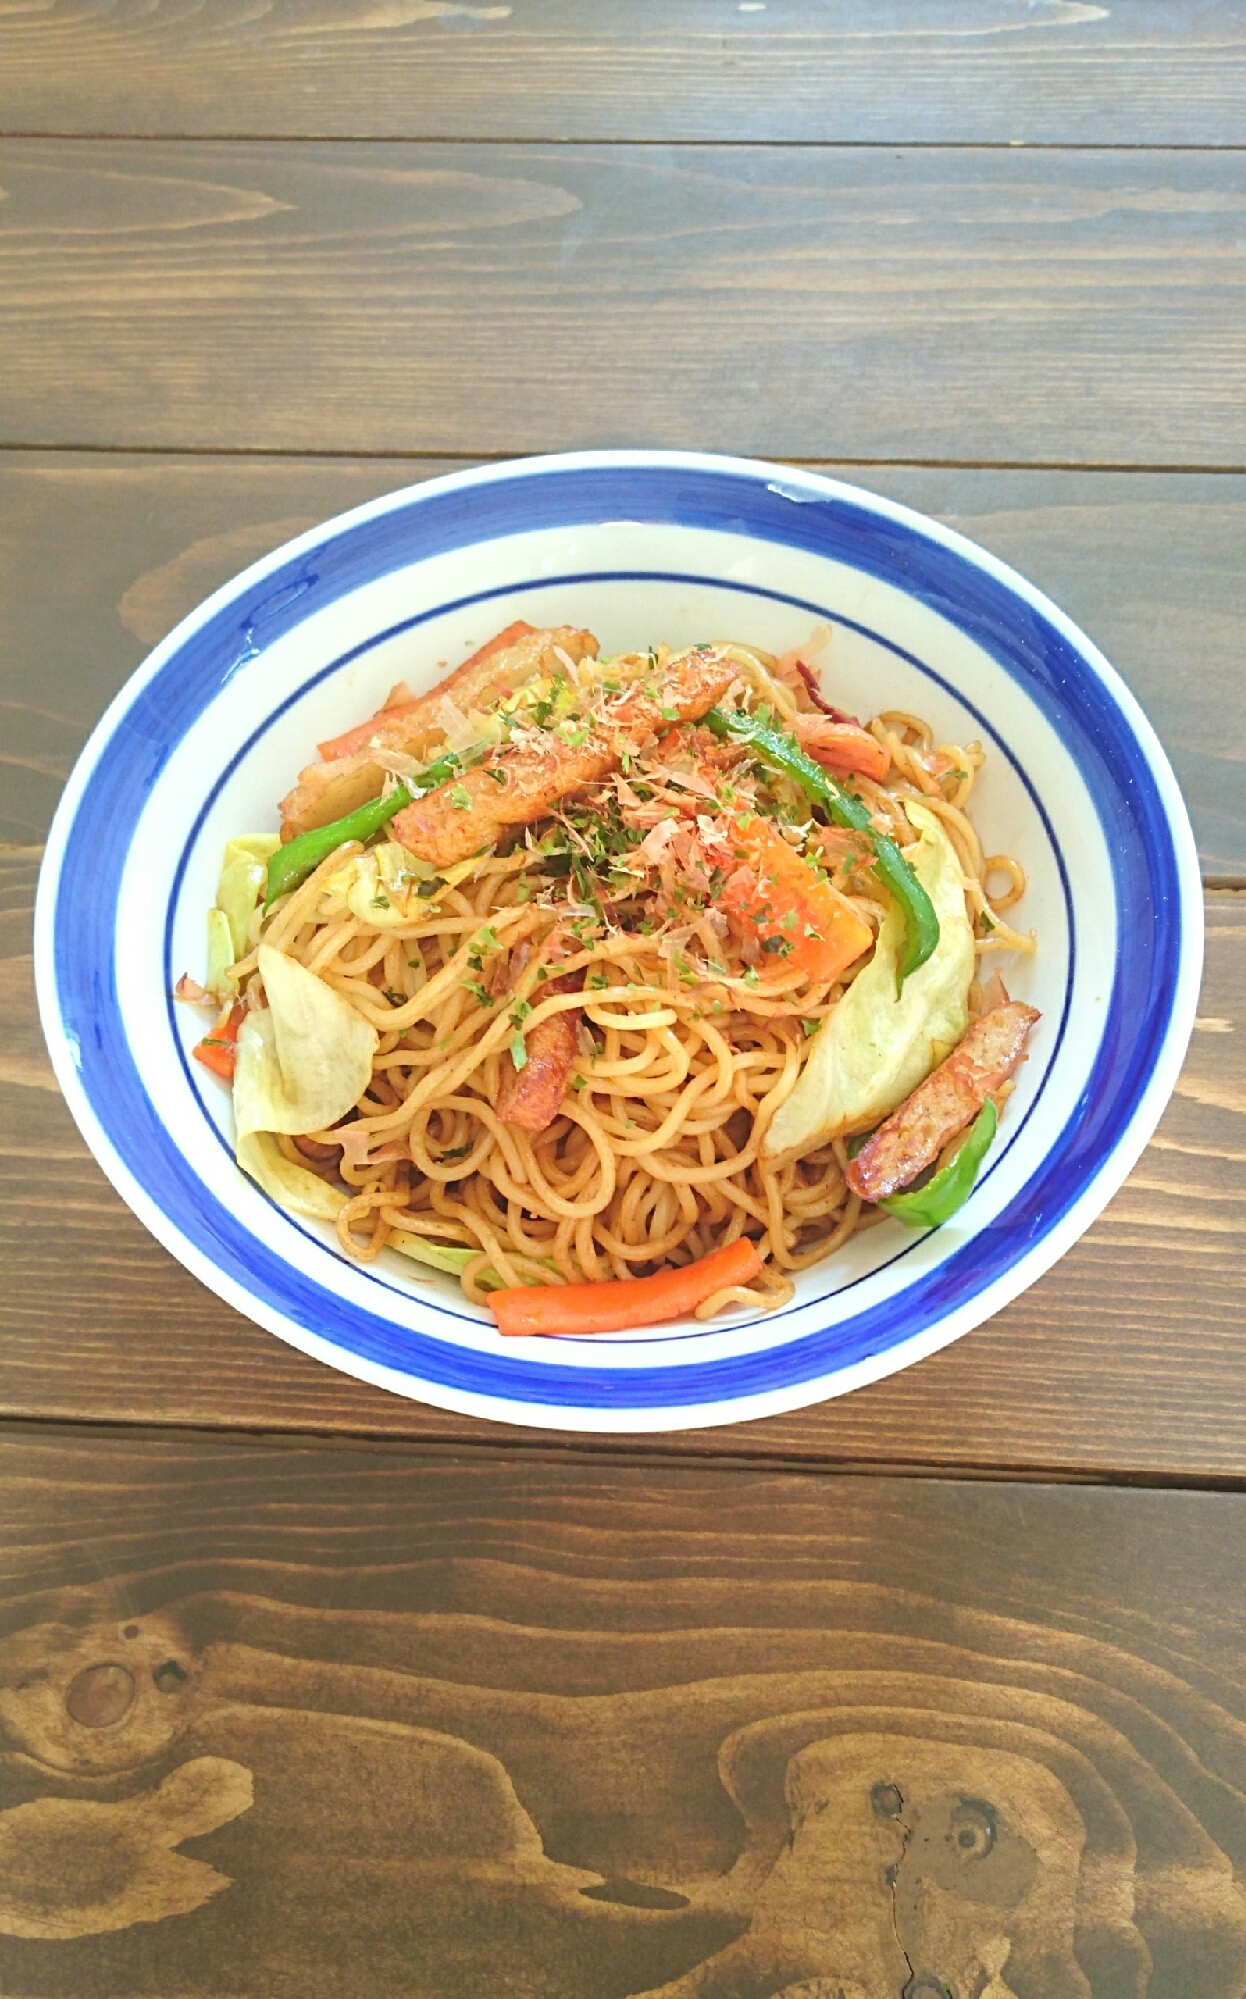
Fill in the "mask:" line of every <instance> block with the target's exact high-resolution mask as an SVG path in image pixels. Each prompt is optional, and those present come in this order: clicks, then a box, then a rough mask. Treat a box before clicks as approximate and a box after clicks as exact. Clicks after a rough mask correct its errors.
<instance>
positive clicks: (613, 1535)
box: [0, 1431, 1246, 1999]
mask: <svg viewBox="0 0 1246 1999" xmlns="http://www.w3.org/2000/svg"><path fill="white" fill-rule="evenodd" d="M0 1545H2V1555H0V1563H2V1566H3V1571H4V1574H5V1577H6V1581H7V1584H8V1590H7V1602H6V1604H5V1607H4V1611H3V1617H2V1621H0V1730H2V1732H3V1733H2V1746H0V1982H2V1985H3V1990H4V1992H5V1993H6V1995H8V1999H140V1995H151V1996H152V1999H160V1996H161V1995H168V1994H170V1993H184V1994H194V1995H196V1996H197V1999H218V1995H220V1999H225V1995H226V1994H228V1995H230V1996H231V1999H252V1995H254V1999H274V1995H279V1999H319V1996H320V1995H325V1999H337V1995H339V1994H341V1993H343V1992H349V1993H350V1994H351V1995H352V1996H353V1999H492V1995H494V1994H496V1993H498V1992H507V1993H513V1994H517V1995H522V1999H624V1995H641V1994H644V1995H647V1999H658V1995H661V1999H779V1995H783V1999H839V1996H840V1995H843V1999H848V1995H852V1999H900V1995H901V1994H902V1993H903V1994H905V1995H907V1999H939V1995H943V1996H944V1999H946V1995H948V1994H953V1995H955V1999H1126V1995H1128V1999H1143V1995H1146V1999H1240V1994H1241V1992H1242V1989H1243V1981H1244V1980H1246V1892H1244V1891H1243V1888H1242V1886H1241V1872H1242V1870H1243V1868H1244V1867H1246V1795H1244V1793H1246V1685H1244V1683H1243V1677H1242V1670H1241V1658H1242V1650H1243V1645H1244V1643H1246V1613H1244V1612H1243V1602H1244V1601H1246V1498H1243V1497H1241V1496H1237V1495H1214V1496H1213V1495H1206V1494H1191V1493H1184V1494H1183V1493H1164V1494H1160V1493H1140V1492H1120V1491H1104V1490H1098V1491H1096V1490H1093V1489H1090V1490H1088V1489H1078V1488H1066V1489H1063V1490H1062V1489H1057V1488H1042V1487H1035V1486H1026V1485H1017V1486H995V1487H993V1488H992V1487H985V1486H972V1487H968V1486H963V1485H956V1484H937V1483H933V1482H929V1481H913V1480H907V1481H906V1480H897V1479H885V1478H875V1479H828V1478H825V1477H823V1478H817V1479H810V1478H793V1477H786V1478H784V1477H774V1476H758V1475H756V1474H753V1473H746V1472H738V1471H734V1472H733V1471H729V1470H721V1469H715V1468H702V1469H700V1470H697V1471H696V1472H691V1473H689V1472H681V1471H679V1470H675V1469H671V1468H669V1467H667V1468H656V1467H655V1468H652V1469H650V1470H648V1471H644V1470H638V1469H635V1468H632V1469H628V1468H623V1467H609V1468H607V1467H603V1466H597V1467H589V1466H584V1465H566V1466H561V1467H559V1466H552V1465H549V1464H547V1463H544V1462H541V1461H540V1460H539V1459H537V1458H533V1457H530V1458H528V1459H526V1460H524V1461H521V1462H514V1461H512V1462H509V1463H507V1462H502V1461H500V1460H498V1459H497V1458H496V1457H493V1456H491V1455H489V1454H484V1453H476V1454H474V1456H473V1458H472V1460H471V1461H463V1460H455V1459H454V1458H453V1457H447V1458H441V1459H438V1458H436V1457H429V1456H428V1455H427V1454H420V1455H412V1454H411V1453H410V1452H408V1451H403V1450H397V1449H384V1448H375V1447H374V1448H373V1449H371V1450H368V1451H362V1450H359V1449H354V1450H351V1449H344V1448H340V1447H339V1448H332V1447H325V1446H317V1445H314V1444H303V1445H300V1446H297V1447H291V1448H286V1449H284V1450H283V1449H280V1448H272V1447H263V1446H260V1445H259V1444H254V1443H253V1444H249V1445H248V1444H245V1443H238V1442H234V1441H229V1440H216V1441H213V1440H208V1439H205V1438H202V1437H200V1438H178V1439H169V1440H157V1439H153V1438H152V1437H151V1435H150V1434H142V1433H140V1434H137V1435H130V1436H118V1437H115V1438H112V1439H105V1438H101V1437H99V1436H98V1435H92V1434H90V1433H85V1434H84V1433H73V1432H70V1433H63V1434H59V1435H58V1434H55V1433H47V1434H44V1435H41V1436H34V1435H30V1434H29V1433H23V1432H20V1431H18V1432H11V1433H10V1434H9V1435H8V1436H7V1437H5V1438H4V1439H3V1441H2V1442H0Z"/></svg>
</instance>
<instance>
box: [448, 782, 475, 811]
mask: <svg viewBox="0 0 1246 1999" xmlns="http://www.w3.org/2000/svg"><path fill="white" fill-rule="evenodd" d="M450 803H451V805H453V807H454V809H455V811H456V812H470V811H471V809H472V795H471V792H470V791H469V790H468V789H467V786H466V785H465V784H456V785H455V787H454V790H453V791H452V792H451V793H450Z"/></svg>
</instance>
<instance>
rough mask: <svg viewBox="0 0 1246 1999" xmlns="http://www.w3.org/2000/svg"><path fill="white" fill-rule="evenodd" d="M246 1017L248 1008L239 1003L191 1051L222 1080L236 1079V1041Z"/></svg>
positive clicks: (230, 1080)
mask: <svg viewBox="0 0 1246 1999" xmlns="http://www.w3.org/2000/svg"><path fill="white" fill-rule="evenodd" d="M246 1017H247V1010H246V1008H245V1006H243V1005H242V1004H241V1003H239V1004H238V1005H237V1006H235V1007H233V1008H232V1009H231V1011H230V1012H229V1013H227V1014H225V1015H223V1016H222V1018H221V1019H220V1020H218V1021H217V1023H216V1026H215V1027H214V1028H213V1029H212V1032H211V1034H205V1035H204V1037H203V1040H202V1041H199V1042H196V1044H195V1046H194V1047H193V1048H192V1049H191V1051H190V1052H191V1054H192V1055H193V1056H194V1058H195V1060H196V1062H202V1063H203V1066H204V1068H205V1069H210V1070H211V1071H212V1074H213V1075H214V1076H219V1077H220V1078H221V1080H222V1082H226V1083H232V1082H233V1080H234V1058H235V1056H236V1054H237V1049H236V1047H235V1043H236V1042H237V1039H238V1029H239V1028H240V1027H241V1026H242V1023H243V1021H244V1020H245V1019H246Z"/></svg>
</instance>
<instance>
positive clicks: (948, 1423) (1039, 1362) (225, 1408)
mask: <svg viewBox="0 0 1246 1999" xmlns="http://www.w3.org/2000/svg"><path fill="white" fill-rule="evenodd" d="M33 881H34V863H33V857H32V856H31V855H30V854H29V853H28V852H18V853H10V854H9V855H8V856H7V857H0V896H2V897H3V910H4V916H3V923H4V930H3V932H0V952H3V953H5V955H3V956H0V994H2V995H3V1000H4V1006H5V1016H6V1019H7V1021H8V1023H9V1030H8V1035H7V1037H6V1053H5V1056H4V1059H3V1063H2V1064H0V1171H2V1172H3V1176H4V1187H5V1197H4V1199H3V1201H0V1266H2V1267H3V1268H4V1270H5V1272H6V1286H5V1295H4V1300H3V1303H2V1304H0V1326H2V1327H3V1338H2V1339H0V1413H3V1414H10V1415H15V1416H56V1417H64V1418H72V1419H74V1420H77V1421H88V1422H89V1421H92V1420H94V1421H99V1422H105V1421H106V1422H113V1423H124V1422H128V1421H135V1420H138V1421H142V1422H146V1423H156V1424H161V1423H164V1424H168V1423H193V1424H202V1425H206V1426H211V1427H216V1426H226V1427H243V1428H247V1429H256V1430H281V1431H297V1430H301V1429H307V1428H311V1429H316V1430H333V1431H345V1432H354V1433H356V1434H359V1433H362V1434H368V1435H377V1436H390V1437H393V1436H406V1437H418V1438H423V1439H427V1440H429V1441H434V1440H450V1439H454V1440H460V1441H462V1442H465V1443H472V1442H474V1443H476V1444H478V1445H480V1446H482V1447H485V1446H488V1445H490V1444H492V1443H495V1442H497V1441H498V1440H499V1439H501V1438H505V1439H506V1440H507V1441H509V1442H510V1443H512V1444H515V1445H518V1444H524V1443H531V1442H533V1441H534V1439H533V1436H532V1433H531V1432H525V1431H522V1430H518V1429H514V1430H512V1429H506V1428H498V1427H497V1426H494V1425H487V1426H486V1425H482V1424H481V1423H479V1422H477V1421H476V1420H475V1419H473V1418H471V1417H459V1416H454V1415H451V1414H447V1413H444V1412H440V1411H436V1410H432V1409H429V1408H426V1407H424V1406H422V1405H421V1404H419V1403H414V1402H408V1401H406V1400H404V1399H400V1398H399V1397H396V1396H393V1395H389V1394H386V1393H385V1392H383V1391H382V1390H380V1389H373V1388H369V1387H367V1386H365V1385H364V1384H362V1383H359V1382H353V1381H350V1380H348V1379H347V1378H346V1377H344V1376H342V1375H339V1374H337V1373H335V1372H333V1371H331V1370H329V1369H328V1368H325V1367H323V1366H321V1365H320V1364H319V1363H317V1362H315V1361H312V1360H308V1359H307V1358H306V1357H305V1356H303V1355H302V1354H299V1353H296V1352H294V1351H292V1350H290V1349H288V1348H286V1347H284V1346H282V1345H280V1344H279V1343H278V1342H277V1341H276V1340H274V1339H272V1338H270V1336H269V1335H268V1334H266V1333H263V1332H261V1331H259V1330H258V1328H256V1327H254V1326H252V1325H251V1324H250V1323H249V1322H248V1321H246V1320H244V1319H242V1318H240V1317H239V1316H238V1315H237V1314H236V1313H235V1312H234V1311H232V1310H231V1308H230V1307H229V1306H227V1305H224V1304H222V1303H221V1302H220V1301H219V1300H218V1299H216V1298H214V1297H213V1296H212V1295H211V1294H210V1293H209V1292H207V1291H206V1290H204V1289H203V1287H202V1286H201V1285H200V1284H199V1283H198V1282H197V1281H196V1280H195V1279H194V1278H193V1277H191V1276H189V1275H188V1274H187V1273H186V1272H185V1271H184V1270H182V1269H181V1268H180V1267H179V1266H178V1265H177V1264H175V1263H174V1262H173V1261H172V1259H171V1258H170V1257H169V1256H168V1255H167V1254H166V1252H165V1251H164V1250H162V1249H161V1248H160V1247H159V1245H158V1244H157V1243H155V1242H154V1241H153V1240H152V1238H151V1237H150V1236H148V1235H147V1233H146V1231H145V1230H144V1229H143V1228H142V1227H141V1225H140V1224H139V1223H138V1222H137V1221H135V1220H134V1218H133V1216H131V1215H130V1214H129V1212H128V1210H127V1209H126V1208H125V1207H124V1206H123V1204H122V1202H121V1200H120V1199H119V1197H118V1196H117V1195H116V1194H114V1193H113V1191H112V1189H111V1188H110V1187H109V1186H108V1184H107V1182H106V1181H105V1180H104V1177H103V1175H102V1174H101V1172H100V1171H99V1168H98V1167H97V1166H96V1165H95V1163H94V1161H93V1160H92V1159H91V1157H90V1155H89V1154H88V1152H87V1150H86V1147H85V1145H84V1143H83V1142H82V1140H81V1138H80V1137H79V1136H78V1133H77V1131H76V1130H75V1128H74V1126H73V1124H72V1122H71V1120H70V1118H69V1115H68V1112H67V1111H66V1109H65V1107H64V1105H63V1103H62V1101H61V1099H60V1097H59V1094H58V1093H57V1091H56V1086H55V1082H54V1080H53V1077H52V1072H51V1068H50V1065H49V1064H48V1061H47V1057H46V1055H45V1053H44V1051H43V1047H42V1042H41V1039H40V1035H39V1030H38V1024H37V1021H36V1018H35V1012H34V1002H33V993H32V990H31V981H30V961H29V958H28V957H27V956H26V955H25V954H26V953H27V952H28V950H29V943H28V938H29V922H30V906H31V892H32V888H33ZM1207 923H1208V939H1207V945H1208V951H1207V976H1206V982H1205V986H1204V992H1203V998H1202V1003H1201V1004H1202V1012H1201V1014H1200V1018H1199V1026H1198V1029H1197V1030H1196V1032H1195V1035H1194V1039H1193V1043H1192V1046H1191V1050H1190V1054H1189V1057H1188V1059H1187V1062H1186V1066H1185V1070H1184V1072H1183V1074H1182V1077H1181V1080H1180V1082H1179V1084H1178V1087H1177V1093H1176V1096H1175V1097H1174V1099H1173V1102H1172V1105H1171V1106H1170V1108H1169V1110H1168V1112H1167V1114H1166V1116H1165V1118H1164V1121H1163V1123H1162V1125H1161V1127H1160V1129H1159V1132H1158V1133H1157V1134H1156V1137H1155V1139H1154V1140H1153V1141H1152V1143H1151V1145H1150V1146H1149V1147H1148V1149H1147V1151H1146V1153H1145V1154H1144V1156H1143V1158H1142V1160H1141V1162H1140V1163H1139V1165H1138V1167H1137V1168H1136V1170H1135V1172H1134V1173H1133V1174H1132V1176H1131V1177H1130V1179H1129V1181H1128V1183H1127V1184H1126V1186H1125V1188H1124V1189H1123V1190H1122V1192H1121V1193H1120V1194H1119V1195H1118V1196H1117V1197H1116V1199H1115V1200H1114V1201H1113V1202H1112V1204H1111V1205H1110V1207H1109V1208H1108V1209H1107V1211H1106V1213H1105V1214H1104V1215H1103V1216H1102V1218H1101V1219H1100V1220H1099V1221H1098V1222H1096V1223H1095V1225H1094V1226H1093V1227H1092V1228H1091V1230H1090V1231H1089V1233H1088V1234H1087V1235H1086V1236H1085V1237H1084V1238H1083V1240H1082V1241H1081V1242H1080V1243H1078V1244H1077V1246H1076V1247H1075V1248H1074V1249H1073V1250H1071V1251H1070V1252H1069V1254H1068V1255H1067V1256H1065V1257H1064V1258H1063V1259H1062V1260H1061V1261H1060V1263H1058V1264H1057V1265H1056V1267H1055V1268H1054V1270H1052V1271H1050V1272H1049V1273H1048V1275H1047V1276H1046V1277H1044V1278H1043V1279H1042V1280H1041V1281H1040V1282H1039V1283H1038V1284H1037V1285H1036V1286H1034V1287H1033V1289H1031V1290H1030V1291H1028V1292H1026V1293H1025V1294H1024V1296H1023V1297H1021V1298H1020V1299H1018V1300H1017V1301H1016V1302H1015V1303H1014V1304H1012V1305H1010V1306H1008V1307H1007V1309H1006V1310H1005V1311H1003V1312H1001V1313H999V1314H998V1315H997V1316H996V1317H995V1318H994V1319H992V1320H991V1321H990V1322H989V1324H987V1325H986V1326H983V1327H981V1328H980V1329H979V1330H978V1331H977V1332H975V1333H972V1334H970V1335H968V1336H967V1337H966V1338H965V1339H963V1340H961V1341H959V1342H958V1343H957V1344H956V1345H955V1346H953V1347H951V1348H949V1349H948V1350H947V1351H946V1352H944V1353H942V1354H938V1355H935V1356H934V1357H933V1358H932V1359H930V1360H927V1361H923V1362H922V1363H921V1365H920V1366H918V1367H915V1368H911V1369H909V1370H908V1371H906V1372H905V1373H903V1374H900V1375H897V1376H895V1377H894V1378H893V1379H892V1380H890V1381H886V1382H882V1383H879V1384H878V1385H877V1386H875V1387H873V1388H868V1389H862V1390H859V1391H858V1392H857V1393H856V1394H854V1395H850V1396H847V1397H845V1398H843V1399H842V1400H839V1401H836V1402H831V1403H826V1404H824V1405H822V1406H821V1407H820V1408H817V1409H811V1410H801V1411H798V1412H796V1413H795V1414H793V1415H789V1416H778V1417H771V1418H769V1419H767V1420H766V1421H764V1422H755V1423H747V1424H739V1425H733V1426H731V1427H729V1428H726V1429H721V1430H710V1431H701V1432H686V1433H683V1434H681V1435H679V1436H675V1437H659V1438H651V1439H647V1440H646V1439H639V1438H594V1439H584V1440H582V1442H583V1445H584V1447H585V1448H588V1449H592V1450H594V1451H598V1452H604V1453H606V1454H607V1455H616V1454H618V1453H620V1452H622V1453H623V1454H624V1455H635V1454H637V1453H643V1454H650V1455H652V1454H653V1453H657V1454H658V1455H660V1456H670V1455H672V1454H675V1455H681V1454H682V1455H695V1456H698V1457H700V1458H702V1459H712V1458H715V1457H721V1456H731V1457H739V1458H748V1459H778V1460H781V1461H801V1460H804V1461H807V1462H810V1463H841V1464H856V1465H862V1464H868V1465H877V1466H884V1465H893V1466H895V1465H902V1466H906V1467H913V1468H917V1469H924V1470H938V1469H956V1468H961V1469H975V1470H985V1471H990V1472H996V1473H999V1472H1008V1473H1017V1472H1028V1473H1031V1474H1035V1473H1037V1474H1040V1475H1047V1476H1051V1475H1055V1476H1069V1475H1073V1476H1079V1475H1080V1476H1086V1475H1090V1476H1099V1477H1126V1478H1137V1477H1164V1476H1169V1477H1177V1476H1185V1477H1189V1478H1196V1479H1237V1480H1246V1342H1244V1341H1243V1339H1242V1290H1241V1238H1242V1232H1243V1228H1244V1227H1246V999H1244V997H1243V996H1244V995H1246V895H1243V894H1241V893H1240V892H1238V893H1234V892H1225V891H1219V892H1213V893H1212V894H1210V895H1209V896H1208V898H1207ZM559 1441H560V1442H561V1443H562V1444H563V1445H564V1446H567V1445H570V1444H571V1443H573V1442H574V1441H575V1440H573V1439H570V1438H566V1437H563V1438H560V1439H559Z"/></svg>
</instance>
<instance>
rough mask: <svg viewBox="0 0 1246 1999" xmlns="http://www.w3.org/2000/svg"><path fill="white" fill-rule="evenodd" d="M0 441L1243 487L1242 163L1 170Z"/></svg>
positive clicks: (770, 159)
mask: <svg viewBox="0 0 1246 1999" xmlns="http://www.w3.org/2000/svg"><path fill="white" fill-rule="evenodd" d="M0 186H2V187H3V188H4V191H5V195H6V199H5V200H4V201H3V202H0V351H2V352H3V355H4V367H3V370H2V371H0V443H9V444H14V443H16V444H90V445H107V446H116V447H125V446H134V445H146V446H152V447H162V448H164V447H168V446H170V445H173V446H179V447H183V448H186V447H197V448H200V449H214V450H219V449H225V448H228V449H234V450H247V451H254V450H264V449H281V450H291V451H325V450H333V451H346V452H351V453H357V452H361V451H378V452H387V451H405V452H413V453H420V452H425V453H427V452H450V453H459V454H466V455H469V456H470V455H473V454H480V453H498V454H503V455H505V454H509V453H516V452H526V451H539V450H548V449H550V448H552V447H559V446H569V445H589V444H615V443H618V442H621V441H626V442H629V443H638V444H643V443H661V444H667V445H683V446H688V447H692V448H696V449H731V450H738V451H748V452H755V453H758V454H759V455H763V456H765V455H769V456H785V455H787V456H799V457H802V458H808V457H813V458H834V457H838V458H856V459H861V460H867V461H876V460H879V459H883V460H887V459H894V460H913V459H923V460H932V459H933V460H954V461H956V462H960V463H964V462H999V461H1001V460H1003V461H1010V460H1013V461H1017V462H1020V463H1023V464H1034V463H1044V462H1045V463H1050V464H1075V465H1112V464H1119V465H1122V466H1137V467H1143V466H1147V465H1152V466H1163V465H1171V466H1177V467H1184V468H1192V467H1209V468H1220V469H1225V468H1237V469H1242V468H1243V467H1246V343H1243V341H1242V338H1241V328H1242V322H1243V311H1244V306H1246V235H1244V234H1243V228H1242V218H1243V215H1244V214H1246V152H1243V151H1232V150H1225V151H1217V152H1207V151H1164V152H1156V151H1114V150H1063V149H1055V150H1038V151H1033V152H1029V151H1024V150H1020V151H1018V150H1012V149H1010V148H1007V147H1005V148H968V149H966V148H960V147H943V148H935V149H921V148H917V149H897V148H892V147H867V148H857V147H846V148H840V147H826V148H822V147H813V148H801V147H790V146H765V147H756V146H744V147H740V146H728V147H722V146H704V147H697V148H696V149H695V150H689V149H687V148H683V147H675V148H671V147H658V146H642V147H630V146H620V145H615V146H568V145H553V144H551V145H546V146H542V145H538V144H531V145H523V146H501V145H485V146H482V145H474V144H463V145H458V144H442V145H432V146H430V145H411V144H386V145H378V144H333V145H326V144H319V145H317V144H312V143H303V142H295V143H290V144H273V143H263V144H261V143H255V142H250V143H233V142H229V141H225V142H216V143H208V142H167V141H155V142H128V143H127V142H123V141H119V140H115V141H114V140H97V141H93V142H83V141H64V140H9V141H5V142H3V143H0Z"/></svg>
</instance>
